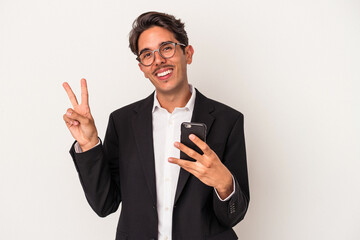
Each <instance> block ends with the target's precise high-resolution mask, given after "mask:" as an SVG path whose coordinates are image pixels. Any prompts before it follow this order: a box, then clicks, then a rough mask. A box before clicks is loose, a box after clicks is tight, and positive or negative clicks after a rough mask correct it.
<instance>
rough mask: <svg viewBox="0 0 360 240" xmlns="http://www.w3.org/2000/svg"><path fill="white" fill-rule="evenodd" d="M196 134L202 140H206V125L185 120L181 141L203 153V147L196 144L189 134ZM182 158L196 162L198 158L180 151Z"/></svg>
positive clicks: (182, 126) (182, 125)
mask: <svg viewBox="0 0 360 240" xmlns="http://www.w3.org/2000/svg"><path fill="white" fill-rule="evenodd" d="M190 134H194V135H196V136H197V137H198V138H200V139H201V140H202V141H204V142H206V125H205V124H204V123H193V122H183V123H182V124H181V137H180V142H181V143H182V144H184V145H186V146H187V147H189V148H191V149H193V150H194V151H196V152H198V153H200V154H203V152H202V151H201V149H200V148H199V147H198V146H196V145H195V143H193V142H192V141H191V140H190V139H189V135H190ZM180 158H181V159H184V160H189V161H193V162H195V161H196V160H195V159H193V158H191V157H189V156H188V155H186V154H185V153H184V152H181V151H180Z"/></svg>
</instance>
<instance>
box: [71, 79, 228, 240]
mask: <svg viewBox="0 0 360 240" xmlns="http://www.w3.org/2000/svg"><path fill="white" fill-rule="evenodd" d="M189 88H190V91H191V97H190V99H189V101H188V102H187V104H186V105H185V107H182V108H175V109H174V111H173V112H172V113H169V112H168V111H167V110H166V109H165V108H162V107H161V106H160V103H159V101H158V99H157V93H156V91H155V95H154V104H153V108H152V126H153V144H154V157H155V176H156V194H157V195H156V196H157V213H158V222H159V225H158V239H159V240H171V239H172V214H173V206H174V199H175V191H176V187H177V182H178V178H179V172H180V166H178V165H176V164H173V163H169V162H168V158H169V157H175V158H180V150H179V149H177V148H176V147H175V146H174V143H175V142H176V141H177V142H180V134H181V123H183V122H190V121H191V117H192V114H193V110H194V104H195V97H196V91H195V89H194V87H193V86H192V85H191V84H189ZM98 144H100V141H99V142H98ZM98 144H97V145H98ZM97 145H96V146H97ZM74 147H75V151H76V152H77V153H81V152H82V150H81V148H80V146H79V144H78V143H76V144H75V146H74ZM233 186H234V188H233V192H232V193H231V194H230V195H229V196H228V197H227V198H226V199H221V198H220V196H219V195H218V193H217V191H216V189H214V190H215V192H216V194H217V196H218V198H219V199H220V200H221V201H227V200H229V199H230V198H231V196H232V195H233V194H234V191H235V182H234V178H233Z"/></svg>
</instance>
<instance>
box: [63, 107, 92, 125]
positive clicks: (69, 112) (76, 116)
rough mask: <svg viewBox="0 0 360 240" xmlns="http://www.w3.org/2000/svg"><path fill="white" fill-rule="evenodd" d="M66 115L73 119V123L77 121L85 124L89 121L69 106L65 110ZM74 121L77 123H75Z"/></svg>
mask: <svg viewBox="0 0 360 240" xmlns="http://www.w3.org/2000/svg"><path fill="white" fill-rule="evenodd" d="M66 116H67V117H68V118H69V119H70V120H71V121H73V124H74V125H78V124H79V123H81V124H87V123H89V119H88V118H86V117H83V116H82V115H81V114H78V113H77V112H75V111H74V110H73V109H71V108H69V109H68V110H67V111H66ZM76 121H77V122H78V123H76Z"/></svg>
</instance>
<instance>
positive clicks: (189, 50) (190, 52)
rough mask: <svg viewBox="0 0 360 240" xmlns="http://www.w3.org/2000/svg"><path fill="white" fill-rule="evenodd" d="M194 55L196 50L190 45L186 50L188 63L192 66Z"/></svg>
mask: <svg viewBox="0 0 360 240" xmlns="http://www.w3.org/2000/svg"><path fill="white" fill-rule="evenodd" d="M193 55H194V48H193V47H192V46H191V45H188V46H187V47H186V48H185V58H186V63H187V64H191V63H192V56H193Z"/></svg>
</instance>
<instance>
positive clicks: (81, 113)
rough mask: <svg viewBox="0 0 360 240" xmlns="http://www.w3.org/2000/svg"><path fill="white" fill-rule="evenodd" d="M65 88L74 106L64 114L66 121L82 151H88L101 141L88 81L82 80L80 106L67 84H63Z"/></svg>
mask: <svg viewBox="0 0 360 240" xmlns="http://www.w3.org/2000/svg"><path fill="white" fill-rule="evenodd" d="M63 87H64V89H65V91H66V93H67V95H68V96H69V99H70V101H71V104H72V106H73V109H71V108H69V109H68V110H67V111H66V113H65V114H64V116H63V118H64V121H65V123H66V126H67V127H68V129H69V130H70V132H71V135H72V136H73V137H74V138H75V140H76V141H78V143H79V144H80V147H81V149H82V150H83V151H87V150H89V149H91V148H92V147H94V146H95V145H96V144H97V143H98V142H99V140H98V134H97V130H96V126H95V122H94V119H93V117H92V115H91V112H90V107H89V95H88V90H87V84H86V80H85V79H84V78H83V79H81V103H80V104H79V103H78V101H77V99H76V96H75V94H74V92H73V91H72V90H71V87H70V86H69V84H68V83H67V82H64V83H63Z"/></svg>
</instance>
